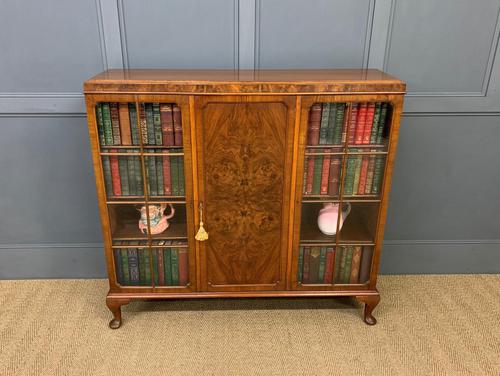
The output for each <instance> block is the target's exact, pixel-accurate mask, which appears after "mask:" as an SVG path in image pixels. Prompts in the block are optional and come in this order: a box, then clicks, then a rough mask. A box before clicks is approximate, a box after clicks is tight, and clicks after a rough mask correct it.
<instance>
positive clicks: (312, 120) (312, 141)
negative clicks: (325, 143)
mask: <svg viewBox="0 0 500 376" xmlns="http://www.w3.org/2000/svg"><path fill="white" fill-rule="evenodd" d="M320 125H321V104H320V103H316V104H314V105H313V106H312V107H311V110H310V111H309V124H308V126H307V145H318V143H319V128H320Z"/></svg>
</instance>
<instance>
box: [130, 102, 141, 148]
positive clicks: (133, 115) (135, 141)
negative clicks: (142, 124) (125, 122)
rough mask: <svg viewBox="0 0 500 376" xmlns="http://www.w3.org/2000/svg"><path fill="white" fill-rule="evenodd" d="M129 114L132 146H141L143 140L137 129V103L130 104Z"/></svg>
mask: <svg viewBox="0 0 500 376" xmlns="http://www.w3.org/2000/svg"><path fill="white" fill-rule="evenodd" d="M128 114H129V117H130V135H131V136H132V145H139V144H140V143H141V139H140V138H139V129H138V128H137V110H136V108H135V103H129V104H128Z"/></svg>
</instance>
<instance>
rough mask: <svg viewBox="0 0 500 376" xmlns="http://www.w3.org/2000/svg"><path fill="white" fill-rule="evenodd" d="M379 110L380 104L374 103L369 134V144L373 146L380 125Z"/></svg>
mask: <svg viewBox="0 0 500 376" xmlns="http://www.w3.org/2000/svg"><path fill="white" fill-rule="evenodd" d="M380 110H381V103H380V102H376V103H375V113H374V115H373V127H372V133H371V134H370V144H375V143H376V142H377V136H378V128H379V125H380Z"/></svg>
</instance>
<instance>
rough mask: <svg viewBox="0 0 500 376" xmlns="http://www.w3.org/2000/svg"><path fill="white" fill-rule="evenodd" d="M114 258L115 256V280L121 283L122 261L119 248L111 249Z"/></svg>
mask: <svg viewBox="0 0 500 376" xmlns="http://www.w3.org/2000/svg"><path fill="white" fill-rule="evenodd" d="M113 253H114V258H115V270H116V280H117V281H118V283H119V284H122V283H123V263H122V255H121V253H120V249H119V248H114V249H113Z"/></svg>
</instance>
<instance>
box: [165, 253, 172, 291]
mask: <svg viewBox="0 0 500 376" xmlns="http://www.w3.org/2000/svg"><path fill="white" fill-rule="evenodd" d="M163 265H164V270H165V285H167V286H172V248H165V249H164V251H163Z"/></svg>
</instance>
